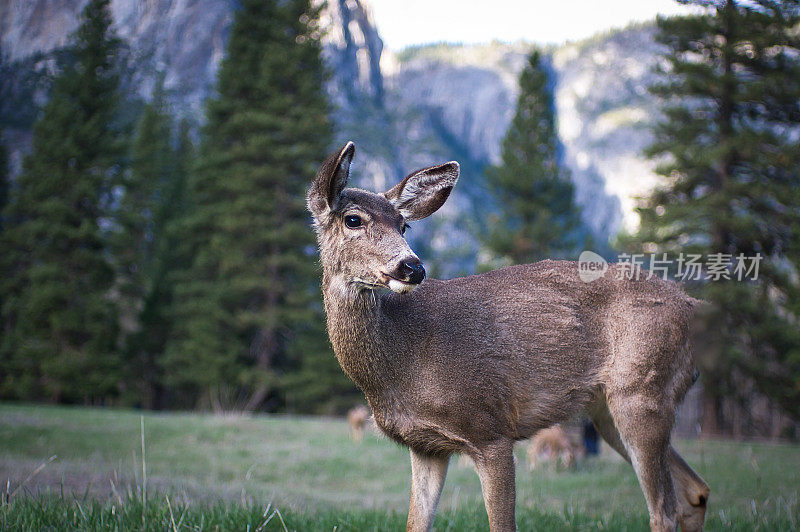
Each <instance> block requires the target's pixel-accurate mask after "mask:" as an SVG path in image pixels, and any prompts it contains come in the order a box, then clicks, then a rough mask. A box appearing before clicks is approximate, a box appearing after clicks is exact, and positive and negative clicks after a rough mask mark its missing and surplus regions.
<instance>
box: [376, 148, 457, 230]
mask: <svg viewBox="0 0 800 532" xmlns="http://www.w3.org/2000/svg"><path fill="white" fill-rule="evenodd" d="M459 171H460V167H459V166H458V163H457V162H455V161H450V162H449V163H444V164H440V165H439V166H431V167H430V168H423V169H422V170H417V171H416V172H413V173H411V174H409V175H408V176H406V178H405V179H403V180H402V181H400V182H399V183H398V184H397V185H395V186H393V187H392V188H390V189H389V190H387V191H386V192H384V193H383V195H384V197H385V198H386V199H388V200H389V201H390V202H392V205H394V206H395V208H396V209H397V210H398V211H400V214H402V215H403V217H404V218H405V219H406V220H419V219H421V218H425V217H426V216H430V215H431V214H433V213H434V212H436V210H437V209H439V207H441V206H442V205H443V204H444V202H445V200H447V197H448V196H449V195H450V191H451V190H453V187H454V186H455V184H456V181H458V173H459Z"/></svg>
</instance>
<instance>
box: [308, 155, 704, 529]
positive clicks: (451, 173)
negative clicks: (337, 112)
mask: <svg viewBox="0 0 800 532" xmlns="http://www.w3.org/2000/svg"><path fill="white" fill-rule="evenodd" d="M354 152H355V147H354V145H353V143H352V142H348V143H347V144H346V145H344V146H343V147H342V148H341V149H339V150H337V151H336V152H335V153H333V154H331V156H330V157H328V159H327V160H326V161H325V162H324V163H323V165H322V167H321V168H320V169H319V172H318V173H317V175H316V178H315V179H314V182H313V183H312V185H311V187H310V189H309V192H308V195H307V205H308V208H309V210H310V211H311V213H312V216H313V218H314V227H315V229H316V232H317V239H318V243H319V251H320V258H321V262H322V270H323V271H322V290H323V298H324V303H325V310H326V313H327V321H328V334H329V336H330V339H331V343H332V345H333V349H334V352H335V354H336V357H337V359H338V361H339V363H340V365H341V366H342V368H343V369H344V371H345V373H347V375H348V376H349V377H350V378H351V379H352V380H353V382H355V383H356V385H357V386H358V387H359V388H361V390H362V391H363V392H364V395H365V396H366V399H367V401H368V403H369V406H370V408H371V409H372V412H373V415H374V418H375V422H376V424H377V426H378V427H379V428H380V429H381V430H382V431H383V432H384V433H385V434H387V435H388V436H389V437H391V438H392V439H394V440H396V441H398V442H400V443H402V444H404V445H406V446H408V447H409V448H410V451H411V504H410V508H409V514H408V524H407V526H408V530H413V531H422V530H428V529H429V528H430V526H431V523H432V522H433V517H434V514H435V512H436V506H437V504H438V501H439V495H440V493H441V489H442V486H443V484H444V480H445V474H446V472H447V465H448V461H449V457H450V455H452V454H454V453H462V454H466V455H467V456H469V457H470V459H471V460H472V461H473V462H474V464H475V468H476V470H477V472H478V475H479V477H480V480H481V487H482V489H483V497H484V502H485V505H486V511H487V513H488V516H489V526H490V529H491V530H492V531H495V532H497V531H508V530H515V529H516V522H515V516H514V504H515V502H514V501H515V491H514V489H515V485H514V460H513V446H514V442H515V441H518V440H523V439H527V438H530V437H531V436H533V435H534V434H535V433H536V432H537V431H539V430H541V429H544V428H547V427H549V426H551V425H553V424H554V423H559V422H563V421H566V420H568V419H571V418H572V417H573V416H575V415H576V414H578V413H579V412H582V411H583V412H587V413H588V415H589V416H590V417H591V418H592V420H593V421H594V423H595V424H596V425H597V427H598V431H599V432H600V434H601V435H602V436H603V438H605V440H606V441H607V442H608V443H609V444H610V445H611V446H612V447H613V448H614V449H616V450H617V452H619V453H620V454H621V455H622V456H623V457H625V459H626V460H628V461H629V462H631V463H632V464H633V467H634V470H635V471H636V475H637V477H638V479H639V484H640V485H641V487H642V491H643V492H644V495H645V500H646V502H647V508H648V511H649V513H650V528H651V529H652V530H654V531H674V530H676V529H677V526H678V525H680V527H681V529H682V530H683V531H684V532H688V531H694V530H701V529H702V527H703V522H704V519H705V513H706V501H707V500H708V495H709V488H708V485H707V484H706V483H705V482H704V481H703V479H701V478H700V477H699V476H698V475H697V474H696V473H695V472H694V471H693V470H692V469H691V468H690V467H689V466H688V465H687V464H686V462H684V461H683V459H682V458H681V457H680V456H679V455H678V453H677V452H676V451H675V449H674V448H673V447H672V446H671V445H670V434H671V431H672V425H673V422H674V419H675V410H676V408H677V405H678V404H679V403H680V401H681V400H682V398H683V396H684V394H685V392H686V390H687V388H688V387H689V386H690V385H691V383H692V376H693V373H694V368H695V366H694V362H693V360H692V355H691V351H690V348H689V342H688V333H687V329H688V323H689V321H690V319H691V318H692V312H693V311H692V307H693V305H694V303H695V302H696V300H693V299H692V298H690V297H688V296H687V295H686V294H684V292H683V291H681V289H680V288H679V287H678V286H677V285H676V284H675V283H672V282H669V281H665V280H662V279H660V278H659V277H658V276H647V275H641V276H632V275H628V274H626V271H627V270H626V269H624V268H623V267H622V266H619V265H610V266H609V267H608V270H607V271H604V272H601V275H600V276H599V277H597V278H593V279H594V280H592V282H584V281H583V280H581V278H580V276H579V272H578V264H577V263H575V262H567V261H558V262H554V261H549V260H547V261H542V262H538V263H536V264H528V265H524V266H512V267H509V268H503V269H501V270H496V271H492V272H488V273H483V274H480V275H472V276H469V277H462V278H456V279H449V280H445V281H440V280H435V279H427V280H426V279H425V277H426V276H425V268H424V267H423V265H422V262H421V261H420V259H419V258H418V257H417V255H415V254H414V252H413V251H411V248H410V247H409V245H408V243H407V242H406V240H405V238H404V233H405V231H406V229H407V227H408V224H409V222H414V221H415V220H419V219H421V218H425V217H427V216H429V215H431V214H433V213H434V212H435V211H436V210H437V209H439V207H441V206H442V204H444V202H445V200H446V199H447V198H448V196H449V195H450V191H451V190H452V189H453V186H454V185H455V184H456V181H457V179H458V176H459V165H458V163H456V162H449V163H445V164H442V165H438V166H432V167H429V168H424V169H422V170H418V171H416V172H412V173H411V174H409V175H408V176H406V177H405V178H404V179H403V180H402V181H400V183H398V184H397V185H395V186H393V187H392V188H390V189H389V190H387V191H386V192H382V193H374V192H369V191H366V190H361V189H357V188H346V185H347V181H348V177H349V173H350V163H351V161H352V159H353V154H354ZM423 281H424V282H423ZM386 289H388V290H386Z"/></svg>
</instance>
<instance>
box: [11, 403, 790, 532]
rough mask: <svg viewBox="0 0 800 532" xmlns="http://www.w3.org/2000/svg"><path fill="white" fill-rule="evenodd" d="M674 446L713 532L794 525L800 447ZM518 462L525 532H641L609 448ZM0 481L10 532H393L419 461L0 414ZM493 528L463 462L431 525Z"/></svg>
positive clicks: (289, 432) (628, 474)
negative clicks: (561, 459)
mask: <svg viewBox="0 0 800 532" xmlns="http://www.w3.org/2000/svg"><path fill="white" fill-rule="evenodd" d="M142 421H143V424H144V432H143V433H142V430H141V426H142ZM142 436H144V449H145V452H144V459H143V455H142ZM676 447H678V449H679V450H680V451H681V452H682V454H683V455H684V457H685V458H686V459H687V461H688V462H689V463H690V464H691V465H692V466H693V467H695V469H697V471H698V472H699V473H700V474H701V475H702V476H703V477H704V478H705V479H706V481H708V483H709V484H710V486H711V490H712V492H711V499H710V504H709V513H708V516H707V520H706V522H707V529H709V530H754V529H760V530H792V529H797V527H798V520H800V505H799V504H798V493H799V492H800V446H792V445H777V444H761V443H746V442H724V441H709V440H705V441H678V442H676ZM518 458H519V460H518V465H517V521H518V525H519V529H520V530H645V529H646V528H647V522H648V519H647V512H646V507H645V503H644V497H643V496H642V494H641V491H640V490H639V487H638V484H637V482H636V478H635V476H634V474H633V470H632V469H631V467H630V466H629V465H628V464H627V463H626V462H624V461H622V459H621V458H619V457H618V456H617V455H616V454H613V452H612V451H610V450H609V449H608V448H604V449H603V453H601V456H600V457H599V458H598V459H592V460H584V461H579V462H578V465H577V467H576V468H575V469H574V470H572V471H556V470H555V469H554V468H543V469H537V470H536V471H535V472H530V471H528V469H527V465H526V461H525V458H524V452H523V449H522V448H521V447H520V448H519V456H518ZM0 482H2V487H1V488H0V489H1V491H2V496H3V498H2V501H3V502H2V505H0V528H2V529H4V530H43V529H50V530H98V529H100V530H117V529H118V530H248V531H255V530H278V531H281V530H398V529H402V528H403V527H404V526H405V511H406V505H407V502H408V496H409V486H410V466H409V463H408V453H407V451H406V450H405V449H403V448H402V447H399V446H398V445H396V444H394V443H392V442H391V441H388V440H386V439H384V438H381V437H379V436H377V435H375V434H371V433H368V434H367V435H366V436H365V438H364V440H363V441H362V442H361V443H354V442H352V441H351V440H350V438H349V435H348V428H347V424H346V422H345V421H344V420H343V419H335V418H311V417H291V416H237V415H230V416H215V415H210V414H209V415H204V414H188V413H185V414H184V413H164V414H161V413H150V412H148V413H145V414H144V415H143V417H142V416H141V414H140V413H139V412H136V411H132V410H116V409H99V408H79V407H52V406H32V405H17V404H0ZM487 528H488V524H487V520H486V516H485V512H484V509H483V503H482V499H481V494H480V483H479V482H478V478H477V475H475V473H474V471H473V470H472V467H471V466H470V465H469V464H463V463H459V460H458V459H454V460H453V461H452V462H451V466H450V470H449V472H448V478H447V483H446V484H445V489H444V492H443V494H442V500H441V503H440V506H439V516H438V517H437V521H436V524H435V529H436V530H485V529H487Z"/></svg>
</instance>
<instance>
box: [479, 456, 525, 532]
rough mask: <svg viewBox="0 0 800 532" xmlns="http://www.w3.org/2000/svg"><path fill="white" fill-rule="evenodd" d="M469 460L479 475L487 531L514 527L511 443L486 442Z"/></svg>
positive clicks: (506, 529)
mask: <svg viewBox="0 0 800 532" xmlns="http://www.w3.org/2000/svg"><path fill="white" fill-rule="evenodd" d="M473 460H474V462H475V468H476V469H477V470H478V476H479V477H480V479H481V489H482V490H483V501H484V503H485V504H486V513H487V514H488V515H489V529H490V530H491V532H507V531H514V530H516V529H517V523H516V520H515V518H514V503H515V497H516V494H515V484H514V443H513V442H511V441H508V442H498V443H496V444H494V445H491V446H488V447H486V448H484V449H481V450H480V454H479V455H478V456H475V457H473Z"/></svg>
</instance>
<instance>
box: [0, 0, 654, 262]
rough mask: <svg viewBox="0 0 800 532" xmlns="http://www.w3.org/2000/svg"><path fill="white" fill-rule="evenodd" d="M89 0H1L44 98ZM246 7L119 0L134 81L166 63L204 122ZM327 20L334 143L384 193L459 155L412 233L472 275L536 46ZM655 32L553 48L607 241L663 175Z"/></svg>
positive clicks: (222, 1) (176, 89)
mask: <svg viewBox="0 0 800 532" xmlns="http://www.w3.org/2000/svg"><path fill="white" fill-rule="evenodd" d="M85 3H86V0H7V1H5V2H2V3H0V45H1V46H2V51H3V53H4V54H5V55H6V56H7V57H8V58H9V59H11V60H12V61H15V62H16V68H15V69H13V72H15V75H16V76H18V77H19V76H22V75H23V74H22V73H23V72H33V73H34V74H35V75H39V76H40V77H41V80H43V81H41V82H36V83H33V84H32V85H31V86H35V87H36V91H33V92H32V94H31V95H30V98H29V99H34V98H38V100H36V101H37V102H39V103H41V101H42V100H43V99H44V97H45V96H46V85H47V79H48V78H47V77H48V75H50V74H52V69H53V64H54V62H53V60H52V57H53V56H54V55H55V54H56V53H57V50H58V48H59V47H62V46H64V45H65V44H67V39H68V36H69V34H70V33H71V32H72V31H73V30H74V29H75V28H76V27H77V25H78V17H79V14H80V10H81V9H82V8H83V6H84V5H85ZM236 4H237V2H236V1H235V0H148V1H147V2H143V1H141V0H112V2H111V8H112V12H113V16H114V20H115V24H116V28H117V32H118V34H119V36H120V37H122V38H124V39H125V40H126V41H127V43H128V46H129V48H128V63H129V66H128V71H129V75H128V78H129V79H127V81H126V83H127V84H128V86H129V89H130V90H132V91H134V92H135V93H137V94H138V95H140V96H141V97H142V98H147V97H148V96H149V95H150V93H151V91H152V88H153V85H154V82H155V79H156V76H157V73H158V72H159V71H163V72H164V74H165V84H166V88H167V91H168V94H169V97H170V99H171V102H172V104H173V107H174V109H175V111H176V112H177V113H178V114H182V115H184V116H190V117H193V118H194V119H195V120H196V121H197V122H200V121H202V116H203V100H204V99H205V98H206V97H208V96H209V95H211V94H213V90H214V84H215V75H216V71H217V68H218V66H219V63H220V60H221V59H222V57H223V54H224V52H225V44H226V40H227V36H228V33H229V29H230V24H231V22H232V20H233V13H234V9H235V7H236ZM321 25H322V27H323V29H324V30H325V33H324V38H323V43H324V54H325V60H326V63H327V64H328V66H329V68H330V70H331V73H332V76H331V80H330V82H329V84H328V87H327V91H328V93H329V95H330V98H331V101H332V102H333V104H334V109H335V111H334V122H335V125H336V129H337V142H344V141H345V140H348V139H352V140H354V141H355V142H356V145H357V148H358V154H357V156H356V160H355V163H354V166H353V170H354V177H353V181H354V184H356V185H358V186H362V187H365V188H370V189H374V190H380V189H385V188H388V187H390V186H391V185H392V184H394V183H395V182H396V181H397V180H399V179H401V178H402V177H403V176H404V175H405V174H406V173H408V172H409V171H411V170H413V169H415V168H419V167H422V166H427V165H431V164H437V163H440V162H444V161H447V160H452V159H455V160H458V161H459V162H460V163H461V164H462V177H461V180H460V182H459V184H458V186H457V187H456V189H455V191H454V193H453V195H452V198H451V200H450V201H448V203H447V204H446V205H445V207H444V208H443V209H442V215H441V216H437V217H434V219H433V220H428V221H424V222H420V223H419V224H415V227H414V228H413V229H412V231H411V232H410V235H411V236H410V239H411V240H412V244H413V245H415V247H416V248H417V249H418V250H419V251H420V253H421V254H422V255H425V256H427V257H430V260H429V262H430V263H432V264H433V265H434V273H435V274H439V275H444V276H449V275H455V274H458V273H465V272H469V271H470V270H471V268H472V265H473V264H474V261H475V257H476V256H477V255H478V253H479V245H478V244H477V242H476V240H475V238H474V236H473V235H474V234H475V233H476V232H479V231H480V227H481V222H482V219H483V216H484V213H485V211H486V210H487V209H491V208H492V206H491V202H490V201H488V200H487V195H486V192H485V189H484V181H483V177H482V172H483V169H484V167H485V166H486V165H487V164H492V163H496V162H498V161H499V157H500V141H501V139H502V137H503V135H504V134H505V131H506V129H507V127H508V124H509V123H510V120H511V118H512V116H513V113H514V107H515V104H516V99H517V93H518V88H517V78H518V75H519V72H520V70H521V69H522V67H523V66H524V64H525V60H526V56H527V54H528V53H529V52H530V50H531V48H530V45H528V44H526V43H516V44H499V43H493V44H490V45H483V46H448V45H431V46H424V47H418V48H412V49H408V50H405V51H403V52H400V53H398V54H394V53H392V52H390V51H387V50H384V49H383V43H382V41H381V38H380V35H379V33H378V29H377V28H376V27H375V23H374V21H373V19H372V15H371V12H370V9H369V6H368V4H367V3H366V0H328V3H327V7H326V10H325V11H324V12H323V16H322V19H321ZM653 31H654V30H653V28H652V27H650V26H639V27H632V28H628V29H625V30H619V31H616V32H610V33H608V34H605V35H602V36H598V37H595V38H593V39H590V40H588V41H583V42H579V43H574V44H567V45H565V46H562V47H558V48H555V49H551V50H548V52H549V64H550V68H551V70H552V73H553V75H554V80H555V87H554V94H555V105H556V109H557V111H558V116H559V132H560V135H561V140H562V143H563V148H564V149H563V158H564V162H565V163H566V164H567V165H568V166H569V167H570V169H571V170H572V178H573V180H574V182H575V185H576V191H577V201H578V203H579V204H580V205H581V206H582V208H583V217H584V220H585V221H586V222H587V224H588V225H589V226H590V227H591V228H592V229H593V230H594V231H595V232H596V233H597V235H598V236H599V237H601V238H609V237H613V236H614V235H615V234H616V233H617V232H618V231H619V230H620V229H621V228H623V227H627V228H631V227H633V226H635V222H636V219H635V215H634V214H633V206H634V200H633V198H634V197H635V196H637V195H642V194H645V193H646V192H647V191H648V190H650V189H651V188H652V186H653V185H654V183H655V176H654V173H653V165H652V163H650V162H648V161H647V160H646V159H645V158H644V157H643V156H642V155H641V151H642V149H643V147H644V146H646V145H647V143H648V142H649V139H650V137H649V133H648V129H647V126H648V124H649V121H650V120H651V119H652V117H653V116H655V115H656V111H655V108H656V107H655V102H654V101H653V98H652V97H651V96H650V95H649V94H648V93H647V90H646V87H647V85H648V84H649V83H650V82H651V81H652V76H653V75H652V74H651V68H652V66H653V65H654V64H655V62H656V61H657V57H658V53H659V48H658V46H657V45H656V44H655V42H654V39H653ZM34 74H30V75H34ZM34 77H35V76H34ZM0 81H2V80H0ZM15 81H17V80H10V82H15ZM17 84H18V85H21V82H18V83H17ZM26 86H27V85H26ZM20 122H24V120H20ZM28 125H29V124H28ZM5 137H6V142H7V143H10V144H11V148H12V152H13V155H12V156H13V160H14V161H15V166H16V167H17V168H18V167H19V161H20V158H21V156H20V154H21V153H22V152H23V151H24V150H25V149H26V145H27V144H28V143H29V139H30V136H29V134H28V132H27V130H26V128H25V127H24V124H23V125H21V126H20V127H17V128H16V129H11V130H7V131H6V133H5Z"/></svg>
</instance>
